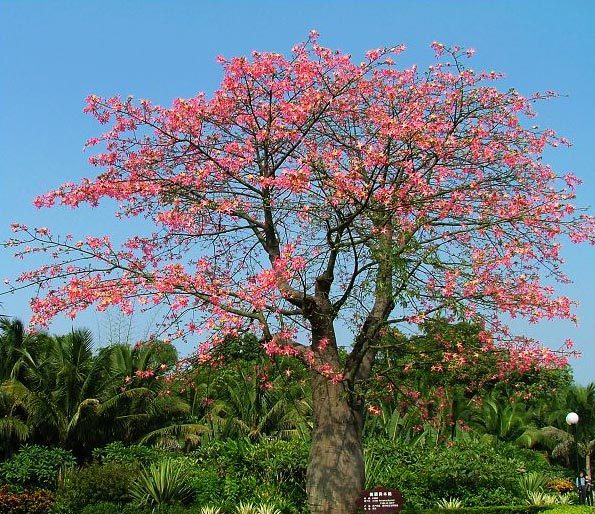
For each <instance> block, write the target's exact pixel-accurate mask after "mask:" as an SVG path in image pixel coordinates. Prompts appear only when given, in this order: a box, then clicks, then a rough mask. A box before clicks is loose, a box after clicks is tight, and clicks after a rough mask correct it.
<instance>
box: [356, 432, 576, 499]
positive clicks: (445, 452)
mask: <svg viewBox="0 0 595 514" xmlns="http://www.w3.org/2000/svg"><path fill="white" fill-rule="evenodd" d="M366 452H367V453H368V454H369V455H371V456H372V457H373V459H374V460H375V462H376V464H378V462H380V465H379V466H377V467H375V475H376V478H377V481H378V484H374V485H382V486H385V487H387V488H391V489H399V490H400V491H401V492H402V493H403V496H404V497H405V502H406V503H405V506H406V508H413V509H423V508H433V507H434V505H435V504H436V502H437V501H439V500H440V499H441V498H450V497H456V498H459V499H460V500H462V502H463V505H465V506H466V507H484V506H491V505H515V504H516V505H522V504H523V503H524V501H525V498H524V495H523V494H522V493H521V491H520V488H519V479H520V477H522V476H523V475H524V474H525V473H527V472H536V473H540V474H541V475H543V476H545V477H546V478H551V477H553V475H556V474H562V475H563V474H564V472H563V471H562V472H560V470H559V469H557V468H554V467H550V466H549V465H547V462H545V465H544V462H543V457H542V456H541V455H540V454H538V453H536V452H531V451H530V450H529V452H530V453H529V454H527V451H525V450H521V451H518V452H517V451H516V450H515V449H513V448H511V445H508V444H497V445H491V444H489V443H487V442H480V441H465V442H454V443H452V444H450V445H447V446H425V447H424V446H421V445H420V446H415V447H413V446H407V445H405V444H402V443H396V442H391V441H386V440H370V441H368V442H367V445H366ZM533 454H535V455H536V456H535V455H533Z"/></svg>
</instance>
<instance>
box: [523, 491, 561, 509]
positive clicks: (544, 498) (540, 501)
mask: <svg viewBox="0 0 595 514" xmlns="http://www.w3.org/2000/svg"><path fill="white" fill-rule="evenodd" d="M525 503H526V504H527V505H535V506H540V507H546V506H550V505H556V504H558V503H559V499H558V495H556V494H549V493H543V492H541V491H530V492H529V493H528V494H527V498H526V500H525Z"/></svg>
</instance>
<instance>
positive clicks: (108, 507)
mask: <svg viewBox="0 0 595 514" xmlns="http://www.w3.org/2000/svg"><path fill="white" fill-rule="evenodd" d="M120 512H122V506H121V505H118V504H117V503H111V502H101V503H94V504H92V505H87V506H86V507H84V508H83V510H81V514H119V513H120Z"/></svg>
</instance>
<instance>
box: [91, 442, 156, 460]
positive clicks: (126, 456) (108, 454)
mask: <svg viewBox="0 0 595 514" xmlns="http://www.w3.org/2000/svg"><path fill="white" fill-rule="evenodd" d="M165 453H166V452H164V451H163V450H159V449H157V448H151V447H149V446H144V445H142V444H131V445H129V446H126V445H125V444H124V443H122V442H120V441H116V442H114V443H110V444H108V445H106V446H104V447H103V448H95V450H93V458H94V459H95V460H96V461H98V462H102V463H108V462H129V463H138V464H142V465H144V466H148V465H149V464H152V463H153V462H157V461H158V460H160V459H162V458H163V457H164V455H165Z"/></svg>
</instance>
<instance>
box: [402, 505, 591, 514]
mask: <svg viewBox="0 0 595 514" xmlns="http://www.w3.org/2000/svg"><path fill="white" fill-rule="evenodd" d="M544 511H546V514H550V513H551V512H552V511H550V510H548V508H547V507H538V506H534V505H506V506H495V507H471V508H462V509H453V510H440V509H436V508H434V509H405V510H404V511H402V514H445V513H451V514H537V513H539V512H544ZM568 514H570V513H568ZM578 514H582V513H578Z"/></svg>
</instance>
